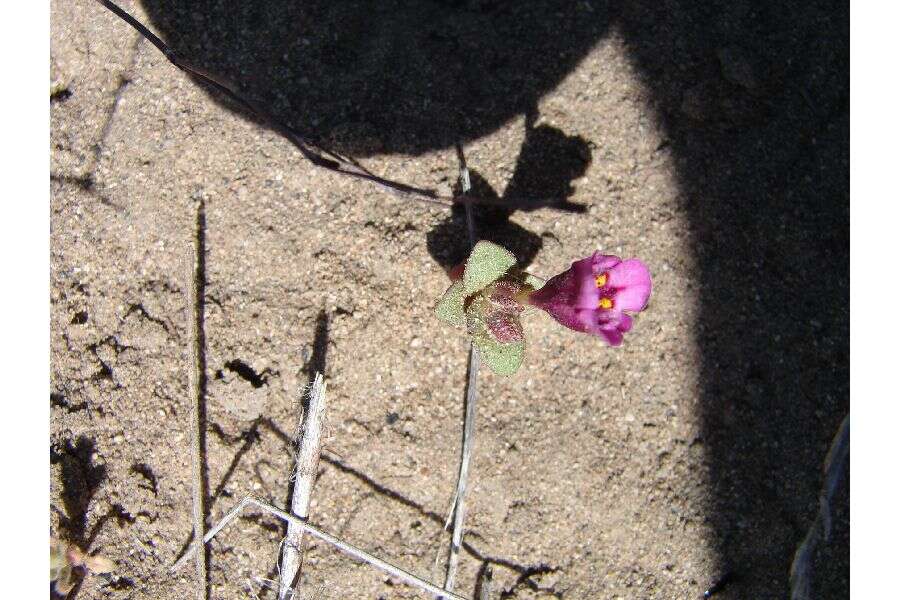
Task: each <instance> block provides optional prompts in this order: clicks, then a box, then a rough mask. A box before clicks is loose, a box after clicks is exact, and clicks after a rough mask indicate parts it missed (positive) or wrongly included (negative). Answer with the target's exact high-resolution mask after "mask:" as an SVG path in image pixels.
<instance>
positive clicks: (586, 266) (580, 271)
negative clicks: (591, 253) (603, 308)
mask: <svg viewBox="0 0 900 600" xmlns="http://www.w3.org/2000/svg"><path fill="white" fill-rule="evenodd" d="M572 273H573V275H574V279H575V308H591V309H592V308H596V307H597V302H598V301H599V300H600V291H599V290H598V289H597V283H596V280H595V279H594V278H595V276H596V273H595V272H594V265H593V259H591V258H584V259H581V260H578V261H575V262H573V263H572Z"/></svg>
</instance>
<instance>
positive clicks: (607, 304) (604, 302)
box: [597, 298, 613, 309]
mask: <svg viewBox="0 0 900 600" xmlns="http://www.w3.org/2000/svg"><path fill="white" fill-rule="evenodd" d="M597 304H598V305H599V306H600V308H607V309H609V308H612V307H613V301H612V299H610V298H600V302H598V303H597Z"/></svg>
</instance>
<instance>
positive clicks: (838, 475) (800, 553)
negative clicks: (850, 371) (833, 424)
mask: <svg viewBox="0 0 900 600" xmlns="http://www.w3.org/2000/svg"><path fill="white" fill-rule="evenodd" d="M849 455H850V415H847V416H846V417H844V420H843V421H842V422H841V426H840V427H839V428H838V432H837V433H836V434H835V435H834V440H833V441H832V442H831V448H830V449H829V450H828V455H827V456H826V457H825V464H824V465H823V469H822V470H823V471H824V473H825V481H824V482H823V483H822V491H821V492H820V494H819V512H818V513H817V514H816V518H815V520H814V521H813V523H812V525H810V527H809V531H808V532H807V534H806V537H805V538H804V540H803V543H802V544H800V547H799V548H797V552H796V553H795V554H794V562H793V563H792V564H791V600H810V599H811V598H812V595H811V589H812V560H813V555H814V553H815V549H816V546H818V544H819V541H820V540H824V541H826V542H827V541H828V538H829V537H830V536H831V507H832V504H834V495H835V494H836V493H837V491H838V486H839V485H840V483H841V481H843V479H844V471H845V466H846V462H847V457H848V456H849Z"/></svg>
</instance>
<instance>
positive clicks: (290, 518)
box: [171, 496, 466, 600]
mask: <svg viewBox="0 0 900 600" xmlns="http://www.w3.org/2000/svg"><path fill="white" fill-rule="evenodd" d="M247 506H255V507H256V508H258V509H260V510H262V511H265V512H267V513H269V514H270V515H273V516H275V517H278V518H279V519H281V520H282V521H286V522H287V523H288V524H291V525H294V526H295V527H297V528H299V529H302V530H303V531H304V532H305V533H308V534H310V535H311V536H313V537H316V538H318V539H320V540H322V541H323V542H326V543H328V544H331V545H332V546H334V547H335V548H337V549H338V550H340V551H341V552H343V553H344V554H347V555H348V556H351V557H353V558H355V559H357V560H361V561H363V562H366V563H369V564H370V565H372V566H374V567H375V568H377V569H380V570H382V571H384V572H385V573H387V574H388V575H391V576H393V577H396V578H397V579H400V580H401V581H405V582H406V583H408V584H409V585H412V586H415V587H418V588H420V589H422V590H425V591H426V592H428V593H430V594H432V595H433V596H435V597H439V598H452V599H453V600H466V598H464V597H463V596H458V595H456V594H453V593H449V592H446V591H444V590H442V589H441V588H439V587H438V586H436V585H434V584H433V583H429V582H428V581H425V580H424V579H421V578H419V577H417V576H415V575H413V574H412V573H410V572H409V571H406V570H404V569H402V568H400V567H398V566H396V565H393V564H391V563H389V562H387V561H384V560H382V559H380V558H378V557H377V556H374V555H372V554H369V553H368V552H366V551H365V550H362V549H360V548H357V547H356V546H353V545H352V544H348V543H347V542H344V541H342V540H340V539H338V538H336V537H334V536H333V535H330V534H328V533H325V532H324V531H322V530H321V529H318V528H317V527H314V526H313V525H310V524H309V523H307V522H306V521H304V520H303V519H301V518H300V517H297V516H295V515H292V514H290V513H288V512H286V511H284V510H281V509H280V508H277V507H275V506H272V505H271V504H266V503H265V502H263V501H262V500H260V499H259V498H255V497H253V496H247V497H246V498H244V499H243V500H241V501H240V502H239V503H238V504H237V505H236V506H235V507H234V508H232V509H231V510H230V511H228V514H226V515H225V516H224V517H222V520H221V521H219V522H218V523H217V524H216V525H215V526H214V527H212V528H211V529H210V530H209V532H208V533H207V534H206V537H204V538H203V542H204V543H208V542H209V541H210V540H211V539H213V538H214V537H215V536H216V534H218V533H219V532H220V531H221V530H222V529H223V528H224V527H225V526H226V525H228V523H230V522H231V521H233V520H234V519H236V518H237V516H238V515H239V514H240V513H241V511H242V510H244V508H246V507H247ZM196 550H197V547H196V546H194V545H192V546H191V548H189V549H188V551H187V552H186V553H185V554H184V556H182V557H181V558H180V559H179V560H178V562H176V563H175V564H174V565H173V566H172V568H171V571H172V572H174V571H176V570H178V569H179V568H180V567H181V566H182V565H183V564H184V563H185V561H186V560H187V559H188V558H189V557H190V556H191V555H192V554H193V553H194V552H195V551H196Z"/></svg>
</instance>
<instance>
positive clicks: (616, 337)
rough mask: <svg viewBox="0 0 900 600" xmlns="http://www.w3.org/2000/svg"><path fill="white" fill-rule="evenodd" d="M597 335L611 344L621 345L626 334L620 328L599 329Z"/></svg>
mask: <svg viewBox="0 0 900 600" xmlns="http://www.w3.org/2000/svg"><path fill="white" fill-rule="evenodd" d="M597 335H599V336H600V337H602V338H604V339H605V340H606V342H607V343H608V344H609V345H610V346H621V345H622V340H624V339H625V336H623V335H622V332H621V331H619V330H618V329H601V330H599V331H597Z"/></svg>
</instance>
